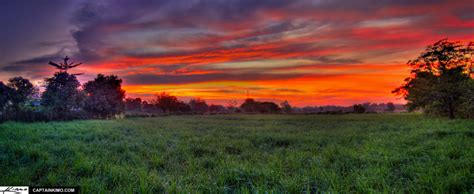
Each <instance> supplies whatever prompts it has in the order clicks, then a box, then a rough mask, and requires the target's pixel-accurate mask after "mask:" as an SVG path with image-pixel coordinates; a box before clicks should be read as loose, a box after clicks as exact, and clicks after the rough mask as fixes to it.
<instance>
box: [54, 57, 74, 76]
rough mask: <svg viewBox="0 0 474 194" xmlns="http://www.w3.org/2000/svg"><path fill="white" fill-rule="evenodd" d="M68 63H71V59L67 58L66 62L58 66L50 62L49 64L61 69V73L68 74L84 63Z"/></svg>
mask: <svg viewBox="0 0 474 194" xmlns="http://www.w3.org/2000/svg"><path fill="white" fill-rule="evenodd" d="M68 61H69V57H67V56H66V57H64V62H61V63H59V64H57V63H54V62H51V61H50V62H49V64H50V65H51V66H54V67H56V68H57V69H59V72H66V73H67V70H69V69H71V68H74V67H77V66H79V65H81V64H82V63H74V62H71V63H68ZM74 75H79V74H74Z"/></svg>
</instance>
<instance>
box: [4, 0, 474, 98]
mask: <svg viewBox="0 0 474 194" xmlns="http://www.w3.org/2000/svg"><path fill="white" fill-rule="evenodd" d="M0 5H1V6H0V15H1V17H0V24H1V25H2V26H9V28H8V29H7V30H2V31H1V32H0V38H1V42H2V45H0V69H1V71H0V80H2V81H6V80H7V79H8V78H9V77H13V76H23V77H26V78H29V79H31V80H32V81H34V82H35V83H36V84H39V83H40V82H41V80H42V79H43V78H45V77H49V76H51V75H52V74H53V72H54V69H53V68H51V67H50V66H48V65H47V63H48V61H50V60H51V61H60V60H61V58H62V57H64V56H66V55H68V56H69V57H70V58H71V60H72V61H75V62H83V63H84V65H82V66H80V67H78V68H77V69H74V70H73V72H74V73H75V72H81V73H84V75H82V76H80V77H79V79H80V80H81V83H84V82H85V81H87V80H91V79H93V77H95V76H96V74H98V73H102V74H106V75H108V74H115V75H118V76H119V77H120V78H122V79H123V80H124V83H123V88H124V89H125V90H126V91H127V97H141V98H144V99H149V98H150V96H152V95H153V94H155V93H159V92H168V93H171V94H173V95H176V96H178V97H179V98H180V99H182V100H187V99H189V98H192V97H199V98H202V99H204V100H206V101H208V103H210V104H212V103H214V104H222V105H226V104H228V103H229V101H232V100H237V101H242V100H243V99H245V98H247V90H249V91H250V95H249V97H252V98H255V99H258V100H270V101H274V102H281V101H283V100H288V101H289V102H290V104H292V105H295V106H299V107H302V106H316V105H351V104H354V103H364V102H374V103H386V102H394V103H403V102H404V101H403V100H402V99H399V97H397V96H395V95H394V94H392V93H391V91H392V90H393V89H394V88H396V87H398V86H399V85H400V84H401V83H402V82H403V79H404V78H405V77H407V76H409V69H408V66H407V65H406V64H405V63H406V61H408V60H410V59H412V58H414V57H416V56H417V55H418V54H419V53H420V52H421V51H423V49H424V48H425V47H426V46H427V45H429V44H432V43H434V42H436V41H437V40H440V39H442V38H449V40H451V41H462V42H467V41H473V40H474V15H473V12H472V10H473V9H474V4H473V3H472V1H470V0H459V1H448V0H444V1H443V0H436V1H423V0H420V1H395V0H393V1H390V0H389V1H376V2H375V1H374V2H371V1H351V2H347V1H342V0H331V1H330V0H314V1H311V0H298V1H286V0H282V1H280V0H274V1H265V0H262V1H253V0H241V1H233V0H230V1H219V0H215V1H179V2H176V1H148V0H138V1H119V0H108V1H87V0H75V1H73V0H70V1H43V0H38V1H31V2H30V1H21V0H20V1H3V2H0ZM19 13H29V14H19Z"/></svg>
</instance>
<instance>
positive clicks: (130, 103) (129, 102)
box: [125, 98, 143, 111]
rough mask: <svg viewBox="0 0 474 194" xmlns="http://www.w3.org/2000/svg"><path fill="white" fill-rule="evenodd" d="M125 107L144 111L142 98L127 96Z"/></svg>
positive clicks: (130, 109) (129, 109)
mask: <svg viewBox="0 0 474 194" xmlns="http://www.w3.org/2000/svg"><path fill="white" fill-rule="evenodd" d="M125 109H126V110H128V111H142V109H143V105H142V99H141V98H126V99H125Z"/></svg>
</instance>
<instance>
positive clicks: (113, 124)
mask: <svg viewBox="0 0 474 194" xmlns="http://www.w3.org/2000/svg"><path fill="white" fill-rule="evenodd" d="M0 128H1V130H0V150H1V151H2V153H1V155H0V157H1V160H0V166H1V169H2V176H0V183H2V184H4V185H42V186H57V185H67V186H75V185H78V186H80V189H81V192H83V193H257V192H258V193H473V192H474V187H473V184H472V183H473V180H474V174H473V172H474V150H473V149H472V147H474V139H473V138H474V121H473V120H460V119H457V120H448V119H443V118H433V117H425V116H423V115H420V114H350V115H282V114H281V115H275V114H274V115H262V114H257V115H238V114H232V115H216V116H205V115H203V116H201V115H197V116H168V117H155V118H129V119H120V120H86V121H71V122H48V123H33V124H28V123H16V122H6V123H3V124H1V125H0Z"/></svg>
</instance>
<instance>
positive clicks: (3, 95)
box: [0, 81, 13, 115]
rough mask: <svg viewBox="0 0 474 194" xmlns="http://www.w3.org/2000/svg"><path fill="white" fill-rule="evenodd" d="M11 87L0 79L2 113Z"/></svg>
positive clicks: (7, 102)
mask: <svg viewBox="0 0 474 194" xmlns="http://www.w3.org/2000/svg"><path fill="white" fill-rule="evenodd" d="M12 90H13V89H12V88H10V87H8V86H7V85H5V84H4V83H3V82H1V81H0V112H1V113H2V115H3V114H4V110H5V108H6V107H7V106H8V104H9V103H10V100H11V99H10V95H11V94H12V92H13V91H12Z"/></svg>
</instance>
